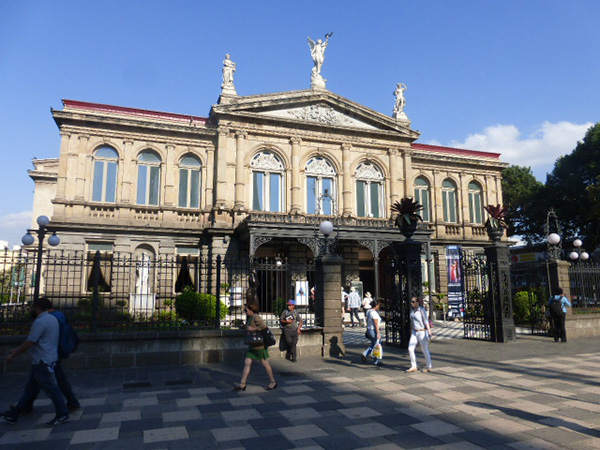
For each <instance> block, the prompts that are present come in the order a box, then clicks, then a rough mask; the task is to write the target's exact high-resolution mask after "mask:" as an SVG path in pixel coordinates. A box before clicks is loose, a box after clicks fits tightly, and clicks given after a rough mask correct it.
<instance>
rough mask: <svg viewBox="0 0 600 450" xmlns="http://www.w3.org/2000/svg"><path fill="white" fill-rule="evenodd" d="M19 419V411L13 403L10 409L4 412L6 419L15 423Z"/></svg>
mask: <svg viewBox="0 0 600 450" xmlns="http://www.w3.org/2000/svg"><path fill="white" fill-rule="evenodd" d="M18 419H19V413H18V412H17V411H15V408H14V406H13V405H10V407H9V408H8V410H7V411H6V412H5V413H4V420H5V421H6V422H8V423H11V424H15V423H17V420H18Z"/></svg>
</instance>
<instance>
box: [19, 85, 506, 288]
mask: <svg viewBox="0 0 600 450" xmlns="http://www.w3.org/2000/svg"><path fill="white" fill-rule="evenodd" d="M232 83H233V81H232V80H229V85H228V86H227V85H225V83H224V86H222V91H221V95H220V97H219V99H218V101H217V103H216V104H215V105H212V107H211V108H210V112H209V114H208V115H207V116H206V117H201V116H191V115H184V114H177V113H167V112H158V111H148V110H142V109H136V108H133V107H124V106H112V105H105V104H98V103H89V102H85V101H78V100H63V104H62V108H60V109H52V117H53V118H54V121H55V122H56V125H57V126H58V130H59V133H60V136H61V145H60V150H59V149H57V158H55V159H44V160H34V161H33V165H34V169H33V170H31V171H30V176H31V178H32V179H33V180H34V182H35V198H34V217H37V216H38V215H39V214H46V215H48V216H49V217H50V218H51V225H52V226H53V227H54V228H55V229H57V230H58V234H59V235H60V237H61V246H60V247H61V249H62V250H63V251H65V252H70V251H79V252H95V251H96V250H100V251H102V252H109V253H117V252H123V253H130V254H133V255H134V256H136V257H139V256H141V255H147V256H148V257H150V258H155V257H158V256H161V255H186V256H188V257H190V258H194V257H203V256H210V257H214V256H215V255H221V256H222V257H223V258H224V260H225V261H228V260H240V259H249V260H251V261H252V260H254V259H256V258H258V259H261V258H262V259H264V258H270V259H271V260H282V261H287V262H288V263H301V262H307V261H310V260H312V259H313V258H314V257H315V255H316V253H317V243H318V240H316V239H315V233H317V229H318V225H319V223H320V222H321V221H323V220H324V219H329V220H330V221H332V222H333V224H334V227H335V229H334V235H333V236H332V237H335V238H337V249H336V251H337V252H338V253H339V254H341V255H342V256H343V259H344V263H343V268H342V278H343V280H342V282H343V283H345V284H346V285H350V284H351V283H352V282H356V281H361V282H362V283H363V288H364V290H365V291H370V292H372V293H376V294H377V295H378V296H380V297H382V296H384V295H385V294H384V293H382V292H379V291H380V290H381V287H380V283H379V278H380V277H381V271H382V270H383V268H384V267H385V265H386V264H388V257H389V254H388V249H387V247H388V246H389V244H390V243H391V242H393V241H397V240H402V239H403V238H402V236H401V235H400V233H399V231H398V229H397V228H395V227H394V225H393V220H391V219H392V217H391V212H390V207H391V205H392V204H393V203H394V202H396V201H398V200H400V199H401V198H403V197H407V196H408V197H414V198H415V199H417V200H418V201H419V202H420V203H421V204H423V206H424V209H423V211H422V214H421V215H422V217H423V224H422V226H421V227H420V228H419V230H418V232H417V234H416V239H418V240H421V241H422V242H424V244H425V245H424V246H423V249H424V250H423V267H424V270H423V274H424V278H425V279H430V281H431V283H432V285H436V286H437V289H438V290H440V291H443V290H444V286H445V285H446V283H447V273H448V271H447V267H446V260H445V255H446V251H445V249H446V247H447V246H449V245H460V246H461V247H463V248H465V249H471V250H473V251H475V252H477V251H480V249H481V247H482V246H483V245H484V244H486V243H487V242H489V241H488V238H487V235H486V232H485V229H484V222H485V216H484V210H483V206H484V205H487V204H500V203H502V192H501V171H502V170H503V169H504V168H505V167H506V165H507V164H505V163H503V162H501V161H500V160H499V156H500V155H498V154H495V153H486V152H479V151H472V150H463V149H457V148H449V147H440V146H432V145H425V144H420V143H417V142H416V141H417V140H418V138H419V133H418V132H417V131H415V130H413V129H412V128H411V122H410V121H409V120H408V119H407V117H406V115H405V114H404V112H403V111H397V110H396V112H395V114H394V116H388V115H386V114H382V113H380V112H378V111H374V110H372V109H370V108H367V107H365V106H363V105H360V104H358V103H355V102H353V101H352V100H349V99H347V98H344V97H342V96H340V95H337V94H335V93H333V92H330V91H328V90H327V89H325V88H323V87H322V86H319V87H318V88H315V87H314V86H313V88H311V89H308V90H298V91H290V92H278V93H269V94H263V95H251V96H243V95H238V94H237V92H236V91H235V89H234V88H233V89H232ZM207 106H208V105H207ZM427 261H429V263H427ZM83 284H85V282H84V281H82V285H83Z"/></svg>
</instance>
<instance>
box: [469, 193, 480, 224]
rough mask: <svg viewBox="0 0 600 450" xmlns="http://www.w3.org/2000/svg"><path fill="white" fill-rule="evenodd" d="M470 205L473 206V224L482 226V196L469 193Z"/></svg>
mask: <svg viewBox="0 0 600 450" xmlns="http://www.w3.org/2000/svg"><path fill="white" fill-rule="evenodd" d="M469 204H470V206H471V223H475V224H481V223H483V218H482V217H481V195H479V193H478V192H477V193H469Z"/></svg>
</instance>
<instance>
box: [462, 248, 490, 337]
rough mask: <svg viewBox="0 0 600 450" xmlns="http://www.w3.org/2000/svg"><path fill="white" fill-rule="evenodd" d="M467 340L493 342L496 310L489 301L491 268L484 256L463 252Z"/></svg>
mask: <svg viewBox="0 0 600 450" xmlns="http://www.w3.org/2000/svg"><path fill="white" fill-rule="evenodd" d="M461 263H462V264H461V265H462V279H463V301H464V317H463V323H464V332H465V339H481V340H486V341H489V340H492V326H493V324H494V310H493V306H492V304H491V301H489V291H490V282H489V275H488V274H489V271H488V270H489V268H488V261H487V259H486V257H485V256H484V255H473V254H469V253H467V252H464V251H463V252H462V258H461Z"/></svg>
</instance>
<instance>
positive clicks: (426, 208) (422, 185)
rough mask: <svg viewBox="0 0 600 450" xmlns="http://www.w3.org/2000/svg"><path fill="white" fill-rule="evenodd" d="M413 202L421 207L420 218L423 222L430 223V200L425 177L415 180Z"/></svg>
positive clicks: (427, 182)
mask: <svg viewBox="0 0 600 450" xmlns="http://www.w3.org/2000/svg"><path fill="white" fill-rule="evenodd" d="M415 201H416V202H419V203H420V204H421V205H423V209H422V211H421V217H423V222H430V221H431V199H430V197H429V181H427V178H425V177H417V178H416V179H415Z"/></svg>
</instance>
